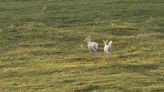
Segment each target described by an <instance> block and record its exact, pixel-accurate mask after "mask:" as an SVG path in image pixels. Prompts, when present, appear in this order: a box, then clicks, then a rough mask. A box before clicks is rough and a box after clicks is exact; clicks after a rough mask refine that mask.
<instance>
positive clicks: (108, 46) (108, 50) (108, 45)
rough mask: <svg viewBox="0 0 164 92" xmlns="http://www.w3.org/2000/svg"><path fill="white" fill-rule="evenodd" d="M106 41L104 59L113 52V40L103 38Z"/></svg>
mask: <svg viewBox="0 0 164 92" xmlns="http://www.w3.org/2000/svg"><path fill="white" fill-rule="evenodd" d="M103 42H104V60H105V59H106V58H107V57H108V55H109V54H110V53H111V52H112V41H110V42H109V41H108V40H103Z"/></svg>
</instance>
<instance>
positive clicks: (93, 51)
mask: <svg viewBox="0 0 164 92" xmlns="http://www.w3.org/2000/svg"><path fill="white" fill-rule="evenodd" d="M84 41H85V42H87V44H88V49H89V53H90V54H91V57H92V56H93V57H94V58H95V56H96V52H97V49H98V43H96V42H92V39H91V36H90V35H89V36H88V37H87V38H86V39H85V40H84Z"/></svg>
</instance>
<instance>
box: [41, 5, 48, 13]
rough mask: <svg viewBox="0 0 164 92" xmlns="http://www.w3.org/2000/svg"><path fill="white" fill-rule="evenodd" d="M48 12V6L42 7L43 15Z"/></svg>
mask: <svg viewBox="0 0 164 92" xmlns="http://www.w3.org/2000/svg"><path fill="white" fill-rule="evenodd" d="M46 12H47V6H43V7H42V13H43V14H45V13H46Z"/></svg>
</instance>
